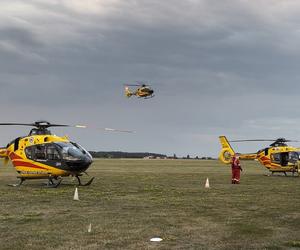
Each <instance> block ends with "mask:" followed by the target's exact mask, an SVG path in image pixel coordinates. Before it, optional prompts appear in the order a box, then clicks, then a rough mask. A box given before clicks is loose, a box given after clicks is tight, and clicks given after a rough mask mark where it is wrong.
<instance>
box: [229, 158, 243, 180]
mask: <svg viewBox="0 0 300 250" xmlns="http://www.w3.org/2000/svg"><path fill="white" fill-rule="evenodd" d="M231 171H232V177H231V183H232V184H240V180H241V171H243V169H242V167H241V163H240V160H239V156H238V155H237V154H234V156H233V157H232V159H231Z"/></svg>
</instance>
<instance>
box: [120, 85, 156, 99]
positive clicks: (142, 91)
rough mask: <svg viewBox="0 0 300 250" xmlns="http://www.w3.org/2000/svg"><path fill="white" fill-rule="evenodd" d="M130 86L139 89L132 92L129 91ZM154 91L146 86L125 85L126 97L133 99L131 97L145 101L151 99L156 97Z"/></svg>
mask: <svg viewBox="0 0 300 250" xmlns="http://www.w3.org/2000/svg"><path fill="white" fill-rule="evenodd" d="M129 86H137V87H138V88H136V89H135V90H133V91H131V90H130V89H129ZM153 94H154V90H153V89H151V88H150V87H149V86H148V85H146V84H138V85H137V84H128V85H125V96H126V97H128V98H129V97H131V96H133V95H134V96H137V97H139V98H142V97H143V98H145V99H149V98H152V97H154V95H153Z"/></svg>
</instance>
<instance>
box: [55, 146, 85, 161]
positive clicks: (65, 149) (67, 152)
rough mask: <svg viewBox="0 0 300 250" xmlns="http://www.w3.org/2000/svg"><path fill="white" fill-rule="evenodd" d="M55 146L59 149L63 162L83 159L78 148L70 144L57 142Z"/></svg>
mask: <svg viewBox="0 0 300 250" xmlns="http://www.w3.org/2000/svg"><path fill="white" fill-rule="evenodd" d="M56 145H58V146H59V147H60V148H61V150H60V151H61V154H62V157H63V159H64V160H68V161H76V160H81V159H82V158H83V157H84V154H83V152H82V151H81V150H80V148H79V147H78V146H76V145H73V144H72V143H66V142H57V143H56Z"/></svg>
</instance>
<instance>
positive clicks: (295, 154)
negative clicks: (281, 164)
mask: <svg viewBox="0 0 300 250" xmlns="http://www.w3.org/2000/svg"><path fill="white" fill-rule="evenodd" d="M298 161H299V152H289V162H291V163H296V162H298Z"/></svg>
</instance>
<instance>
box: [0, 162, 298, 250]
mask: <svg viewBox="0 0 300 250" xmlns="http://www.w3.org/2000/svg"><path fill="white" fill-rule="evenodd" d="M243 167H244V173H243V174H242V178H241V184H240V185H231V184H230V183H231V176H230V169H229V168H228V167H226V166H224V165H222V164H220V163H219V162H217V161H196V160H184V161H183V160H95V162H94V163H93V165H92V166H91V168H90V169H89V173H90V175H92V176H96V179H95V181H94V183H93V184H92V185H91V186H90V187H80V188H79V198H80V201H73V194H74V190H75V186H74V185H66V184H71V183H72V179H71V178H66V179H65V180H64V181H63V183H65V185H63V183H62V185H61V186H60V187H59V188H57V189H47V188H45V187H42V186H41V183H42V182H43V181H40V180H39V181H26V182H25V183H24V185H23V186H22V187H17V188H13V187H9V186H7V184H9V183H15V182H16V179H15V177H16V173H15V171H14V169H13V168H12V167H11V166H5V167H4V166H2V165H1V169H0V180H1V182H0V202H1V203H0V204H1V205H0V240H1V244H0V249H300V201H299V198H300V178H296V177H278V176H277V177H276V176H274V177H268V176H265V174H266V173H267V172H266V170H265V169H264V168H263V167H261V166H260V165H259V164H258V163H256V162H243ZM207 177H208V178H209V181H210V186H211V188H209V189H205V188H204V184H205V180H206V178H207ZM74 183H75V182H74ZM90 223H92V232H91V233H88V232H87V229H88V225H89V224H90ZM152 237H161V238H162V239H163V241H162V242H160V243H153V242H150V241H149V240H150V238H152Z"/></svg>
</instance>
